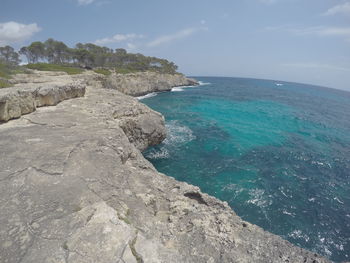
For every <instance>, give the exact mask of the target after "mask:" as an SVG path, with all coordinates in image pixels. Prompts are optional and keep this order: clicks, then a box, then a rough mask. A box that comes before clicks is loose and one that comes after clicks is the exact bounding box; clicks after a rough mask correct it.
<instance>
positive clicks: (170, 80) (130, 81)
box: [104, 72, 198, 96]
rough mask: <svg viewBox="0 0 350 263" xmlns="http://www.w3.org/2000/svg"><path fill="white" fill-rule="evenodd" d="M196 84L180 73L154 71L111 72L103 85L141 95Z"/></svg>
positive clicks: (132, 94)
mask: <svg viewBox="0 0 350 263" xmlns="http://www.w3.org/2000/svg"><path fill="white" fill-rule="evenodd" d="M190 85H198V82H197V81H196V80H194V79H190V78H186V77H185V76H184V75H182V74H159V73H156V72H138V73H131V74H111V75H110V76H108V77H107V78H106V80H105V81H104V86H105V87H106V88H109V89H116V90H119V91H120V92H122V93H124V94H127V95H131V96H142V95H145V94H147V93H151V92H157V91H168V90H171V88H173V87H178V86H190Z"/></svg>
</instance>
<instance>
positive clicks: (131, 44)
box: [126, 43, 137, 51]
mask: <svg viewBox="0 0 350 263" xmlns="http://www.w3.org/2000/svg"><path fill="white" fill-rule="evenodd" d="M126 48H127V49H128V50H129V51H132V50H135V49H136V48H137V46H136V45H135V44H133V43H127V44H126Z"/></svg>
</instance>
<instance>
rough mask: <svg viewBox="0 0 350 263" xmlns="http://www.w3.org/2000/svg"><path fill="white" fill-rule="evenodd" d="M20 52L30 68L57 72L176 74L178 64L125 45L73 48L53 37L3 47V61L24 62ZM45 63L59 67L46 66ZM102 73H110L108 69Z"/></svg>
mask: <svg viewBox="0 0 350 263" xmlns="http://www.w3.org/2000/svg"><path fill="white" fill-rule="evenodd" d="M20 55H22V56H24V57H25V58H26V60H27V62H28V63H29V65H28V67H29V68H31V69H38V70H54V71H56V70H57V69H58V68H60V66H65V67H70V68H87V69H96V68H97V69H101V68H105V69H109V70H110V69H112V70H113V71H114V70H115V71H116V72H118V73H130V72H138V71H154V72H159V73H171V74H174V73H176V70H177V66H176V65H175V64H174V63H173V62H170V61H168V60H166V59H161V58H156V57H149V56H145V55H142V54H139V53H137V54H134V53H128V52H127V51H126V50H125V49H122V48H117V49H115V50H113V49H111V48H108V47H101V46H98V45H95V44H92V43H87V44H82V43H78V44H76V45H75V47H74V48H71V47H68V46H67V45H66V44H65V43H63V42H61V41H57V40H54V39H52V38H50V39H48V40H46V41H45V42H40V41H35V42H32V43H31V44H30V45H29V46H24V47H22V48H21V49H20V50H19V52H16V51H15V50H14V49H13V48H12V47H10V46H5V47H1V48H0V63H2V64H5V65H8V66H12V67H13V66H16V65H18V64H19V63H20ZM38 63H39V64H38ZM44 64H52V65H58V66H45V65H44ZM62 69H64V70H63V71H66V72H67V71H68V73H70V72H71V70H69V69H67V68H62ZM101 73H102V74H109V73H108V72H107V71H106V70H105V71H103V72H101Z"/></svg>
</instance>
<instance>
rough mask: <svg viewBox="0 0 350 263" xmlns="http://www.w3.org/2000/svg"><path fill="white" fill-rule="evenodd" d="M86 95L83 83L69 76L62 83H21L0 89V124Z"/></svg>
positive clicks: (56, 81)
mask: <svg viewBox="0 0 350 263" xmlns="http://www.w3.org/2000/svg"><path fill="white" fill-rule="evenodd" d="M84 94H85V85H84V83H83V82H82V81H73V80H72V79H69V78H68V76H67V77H66V78H65V79H64V80H63V79H62V80H61V81H58V80H57V79H51V82H46V83H45V82H43V83H30V85H28V84H27V83H21V84H16V85H15V86H14V87H10V88H5V89H0V122H4V121H8V120H10V119H14V118H19V117H20V116H22V115H24V114H28V113H30V112H33V111H35V109H36V108H37V107H42V106H52V105H56V104H57V103H59V102H61V101H63V100H67V99H71V98H76V97H82V96H84Z"/></svg>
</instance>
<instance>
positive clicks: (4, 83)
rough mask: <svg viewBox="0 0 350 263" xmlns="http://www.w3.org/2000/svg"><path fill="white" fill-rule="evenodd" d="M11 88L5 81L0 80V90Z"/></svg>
mask: <svg viewBox="0 0 350 263" xmlns="http://www.w3.org/2000/svg"><path fill="white" fill-rule="evenodd" d="M8 87H11V84H10V83H8V82H7V81H5V80H2V79H0V89H3V88H8Z"/></svg>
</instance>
